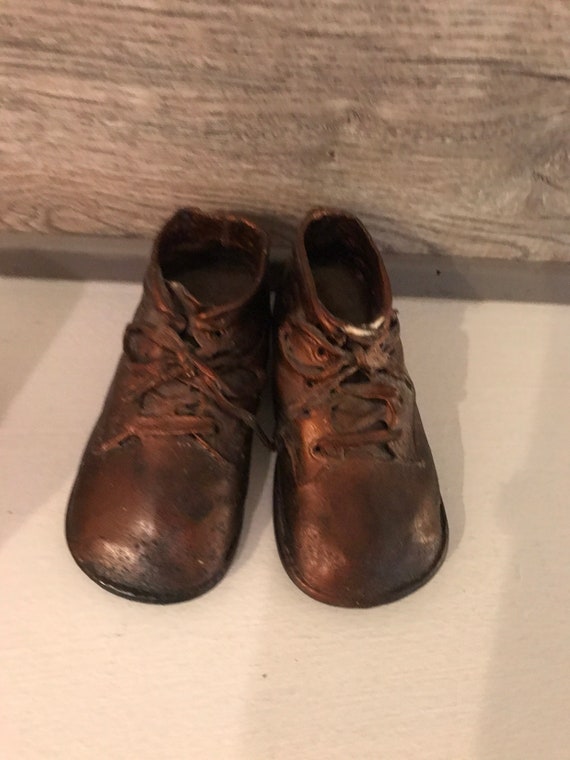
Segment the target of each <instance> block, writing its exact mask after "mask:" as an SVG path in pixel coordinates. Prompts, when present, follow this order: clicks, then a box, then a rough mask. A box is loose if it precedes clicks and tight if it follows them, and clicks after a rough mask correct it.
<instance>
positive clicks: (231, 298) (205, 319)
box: [67, 209, 269, 603]
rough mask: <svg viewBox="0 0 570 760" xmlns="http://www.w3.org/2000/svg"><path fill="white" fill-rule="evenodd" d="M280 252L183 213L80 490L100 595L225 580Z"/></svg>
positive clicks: (77, 511) (162, 254)
mask: <svg viewBox="0 0 570 760" xmlns="http://www.w3.org/2000/svg"><path fill="white" fill-rule="evenodd" d="M266 266H267V243H266V238H265V236H264V234H263V233H262V232H261V231H260V230H259V229H258V228H257V227H256V226H255V225H253V224H251V223H250V222H248V221H247V220H245V219H241V218H237V217H233V216H222V215H220V216H215V215H209V214H205V213H202V212H200V211H198V210H193V209H188V210H186V209H183V210H181V211H178V212H177V213H176V214H175V215H174V216H173V217H172V218H171V219H170V221H168V222H167V224H166V225H165V226H164V228H163V229H162V231H161V232H160V233H159V235H158V237H157V239H156V242H155V244H154V249H153V252H152V258H151V261H150V265H149V267H148V270H147V274H146V277H145V281H144V293H143V297H142V300H141V303H140V305H139V307H138V309H137V311H136V313H135V315H134V318H133V321H132V323H131V324H130V325H128V327H127V328H126V331H125V335H124V351H123V355H122V357H121V359H120V362H119V366H118V369H117V372H116V374H115V377H114V380H113V382H112V385H111V388H110V390H109V393H108V396H107V399H106V401H105V405H104V408H103V411H102V413H101V416H100V418H99V420H98V422H97V424H96V426H95V429H94V431H93V433H92V435H91V438H90V440H89V442H88V444H87V448H86V451H85V453H84V455H83V460H82V462H81V466H80V469H79V473H78V475H77V480H76V482H75V486H74V488H73V491H72V494H71V498H70V502H69V509H68V513H67V541H68V544H69V548H70V550H71V553H72V554H73V557H74V558H75V560H76V562H77V564H78V565H79V566H80V567H81V568H82V570H84V571H85V573H87V575H89V576H90V577H91V578H92V579H93V580H94V581H96V582H97V583H98V584H99V585H101V586H103V587H104V588H106V589H108V590H109V591H113V592H115V593H117V594H120V595H121V596H125V597H128V598H131V599H137V600H139V601H144V602H156V603H168V602H177V601H182V600H185V599H191V598H192V597H195V596H198V595H199V594H202V593H204V592H205V591H207V590H208V589H210V588H211V587H212V586H214V585H215V584H216V583H217V582H218V581H219V580H220V579H221V578H222V576H223V575H224V573H225V572H226V570H227V568H228V565H229V563H230V561H231V559H232V556H233V554H234V550H235V548H236V543H237V540H238V536H239V532H240V528H241V523H242V515H243V506H244V500H245V495H246V490H247V481H248V470H249V457H250V449H251V436H252V430H253V429H256V428H257V423H256V421H255V417H254V413H255V410H256V407H257V404H258V400H259V396H260V392H261V389H262V386H263V384H264V379H265V363H266V359H267V348H268V327H269V298H268V291H267V288H266V284H265V273H266Z"/></svg>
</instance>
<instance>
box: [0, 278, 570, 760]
mask: <svg viewBox="0 0 570 760" xmlns="http://www.w3.org/2000/svg"><path fill="white" fill-rule="evenodd" d="M139 294H140V287H139V286H138V285H132V284H129V283H102V282H98V283H93V282H79V281H78V282H61V281H57V280H51V281H43V280H26V279H9V278H5V279H3V280H0V324H1V327H0V347H1V359H2V363H1V367H2V369H1V376H2V380H1V388H2V392H1V395H0V462H1V467H2V476H1V480H0V596H1V617H0V672H1V674H2V675H1V681H0V701H1V703H2V707H1V710H0V756H1V757H2V758H6V760H36V758H37V759H38V760H40V759H41V760H46V759H47V760H52V759H54V760H55V759H58V760H59V759H60V758H61V760H81V759H82V758H88V759H89V760H91V759H93V760H102V759H103V758H105V760H131V758H132V759H133V760H146V758H149V760H150V759H151V758H152V760H163V759H166V760H171V759H172V760H178V759H180V760H194V758H196V759H197V758H205V759H206V760H217V759H218V758H219V759H220V760H238V759H239V760H242V759H243V760H257V758H259V759H260V760H269V759H270V758H274V759H275V760H282V759H283V760H335V759H336V758H339V759H341V758H342V760H346V759H349V760H383V758H387V759H388V760H400V759H401V760H447V759H449V760H461V759H463V758H474V759H477V760H478V759H482V760H483V759H484V760H493V759H494V758H496V759H497V760H518V759H519V758H520V760H529V759H530V758H539V757H540V758H541V760H551V759H554V758H556V759H558V758H559V759H560V760H567V758H568V756H569V755H568V752H569V750H568V743H569V741H570V724H569V722H568V704H569V699H570V633H569V632H570V605H569V603H568V602H569V599H568V592H569V588H570V510H569V505H568V493H569V491H570V467H569V464H570V461H569V454H568V452H569V448H570V404H569V400H568V392H569V385H570V382H569V380H570V349H569V346H570V343H569V336H570V307H568V306H560V305H537V304H530V303H527V304H520V303H499V302H477V303H476V302H470V301H453V300H445V301H444V300H429V299H425V300H420V299H413V298H405V299H400V300H399V301H398V302H397V304H396V305H397V306H398V307H399V308H400V314H401V319H402V327H403V340H404V347H405V349H406V354H407V360H408V366H409V369H410V372H411V374H412V377H413V379H414V381H415V383H416V386H417V389H418V398H419V405H420V409H421V412H422V416H423V418H424V423H425V426H426V429H427V431H428V435H429V438H430V441H431V443H432V448H433V451H434V456H435V459H436V462H437V465H438V470H439V474H440V480H441V484H442V491H443V494H444V499H445V502H446V507H447V511H448V515H449V520H450V529H451V546H450V552H449V556H448V558H447V561H446V562H445V564H444V566H443V568H442V569H441V571H440V572H439V574H438V575H437V576H436V577H435V578H434V579H433V581H431V582H430V583H429V584H428V585H427V586H426V587H425V588H423V589H422V590H420V591H418V592H417V593H415V594H413V595H412V596H410V597H408V598H406V599H404V600H402V601H400V602H397V603H395V604H393V605H391V606H388V607H384V608H377V609H373V610H354V611H350V610H339V609H334V608H330V607H326V606H324V605H321V604H318V603H317V602H314V601H312V600H311V599H309V598H308V597H306V596H304V595H303V594H301V593H300V592H299V591H298V590H297V589H296V588H295V587H294V586H293V585H292V583H291V582H290V581H289V580H288V578H287V577H286V575H285V573H284V571H283V570H282V568H281V565H280V563H279V560H278V557H277V552H276V548H275V542H274V538H273V529H272V522H271V480H272V466H271V465H272V463H271V461H270V458H269V457H268V456H267V455H266V454H265V453H264V452H263V451H262V450H261V449H260V448H259V447H257V446H256V448H255V451H254V463H253V473H252V480H251V488H250V495H249V498H248V503H247V510H248V511H247V519H246V525H245V530H244V533H243V535H242V541H241V544H240V549H239V553H238V556H237V559H236V561H235V563H234V565H233V567H232V569H231V570H230V572H229V574H228V576H227V577H226V579H225V580H224V581H222V583H221V584H220V585H219V586H218V587H216V588H215V589H214V590H212V591H211V592H210V593H208V594H206V595H205V596H203V597H202V598H200V599H197V600H194V601H192V602H189V603H187V604H181V605H175V606H171V607H153V606H146V605H141V604H136V603H132V602H128V601H125V600H123V599H119V598H117V597H114V596H112V595H111V594H108V593H106V592H104V591H102V590H101V589H99V588H98V587H97V586H96V585H95V584H93V583H92V582H91V581H90V580H88V579H87V578H86V577H85V576H84V575H83V574H82V573H81V572H80V571H79V569H78V568H77V567H76V566H75V564H74V563H73V561H72V559H71V557H70V555H69V554H68V551H67V548H66V545H65V541H64V534H63V520H64V513H65V507H66V502H67V498H68V494H69V490H70V487H71V484H72V481H73V478H74V475H75V470H76V467H77V465H78V462H79V458H80V455H81V452H82V448H83V445H84V443H85V441H86V438H87V435H88V433H89V432H90V429H91V426H92V424H93V422H94V420H95V417H96V415H97V413H98V411H99V407H100V405H101V402H102V400H103V396H104V393H105V391H106V389H107V385H108V382H109V380H110V377H111V375H112V372H113V370H114V366H115V362H116V359H117V357H118V353H119V351H120V346H121V333H122V326H123V324H124V323H125V322H126V321H127V320H128V319H129V318H130V316H131V313H132V311H133V308H134V306H135V304H136V302H137V301H138V298H139Z"/></svg>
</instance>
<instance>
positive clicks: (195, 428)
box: [101, 322, 274, 458]
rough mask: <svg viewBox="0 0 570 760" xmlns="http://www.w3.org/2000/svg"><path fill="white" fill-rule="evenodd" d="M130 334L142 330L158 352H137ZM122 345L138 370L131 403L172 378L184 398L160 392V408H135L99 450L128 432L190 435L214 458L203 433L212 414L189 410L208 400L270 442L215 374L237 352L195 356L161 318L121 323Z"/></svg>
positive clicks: (233, 363)
mask: <svg viewBox="0 0 570 760" xmlns="http://www.w3.org/2000/svg"><path fill="white" fill-rule="evenodd" d="M134 336H144V338H145V339H146V340H147V341H149V342H150V343H151V344H152V345H154V346H157V347H158V349H159V351H158V355H157V356H156V357H150V358H149V357H143V356H142V355H140V354H139V353H138V352H137V351H136V350H134V349H133V346H132V343H133V340H132V338H133V337H134ZM124 349H125V352H126V353H127V355H128V356H129V358H130V359H131V361H134V362H135V364H137V365H139V371H138V372H136V373H134V374H133V378H132V384H131V395H130V400H131V401H136V402H137V406H142V400H143V399H144V398H145V397H146V395H147V394H148V393H152V392H154V391H158V390H159V389H160V387H161V386H164V385H166V384H168V383H171V382H172V381H181V382H183V383H184V384H186V385H187V390H188V392H187V394H186V395H187V398H186V399H184V400H181V399H180V398H167V397H161V398H160V404H159V406H160V411H157V412H146V413H143V411H142V409H141V412H139V413H135V414H134V415H132V416H131V417H130V418H129V419H126V420H124V421H123V423H122V424H121V425H120V429H119V431H118V432H117V433H116V434H115V435H113V436H112V437H110V438H109V439H107V440H106V441H104V442H103V444H102V445H101V450H102V451H108V450H109V449H112V448H114V447H115V446H119V445H121V444H122V443H123V442H124V441H125V440H126V439H127V438H130V437H132V436H136V437H139V438H144V437H151V436H182V435H191V436H194V437H195V438H196V440H197V441H198V442H199V443H200V444H201V445H202V446H204V447H205V448H206V449H208V450H209V451H210V453H212V454H213V455H214V456H215V457H216V458H220V457H221V455H220V454H219V452H218V451H217V450H216V449H215V448H214V447H213V446H211V445H210V444H209V443H208V442H207V441H206V440H205V438H204V436H205V435H211V434H212V433H213V434H216V433H218V432H219V426H218V423H217V422H216V420H215V418H214V417H213V416H211V414H207V413H206V411H205V410H204V411H202V413H201V414H199V415H196V414H192V411H193V410H194V409H195V407H197V406H200V407H206V409H207V407H208V405H211V406H213V407H214V408H215V409H219V410H221V411H223V412H226V413H228V414H229V415H231V416H232V417H234V418H235V419H237V420H239V421H240V422H243V423H244V424H245V425H247V426H248V427H250V428H251V429H252V430H253V431H254V432H255V433H256V434H257V435H258V436H259V438H260V439H261V440H262V442H263V443H264V444H265V445H266V446H267V447H268V448H269V449H273V448H274V444H273V441H272V440H271V439H270V438H269V437H268V436H267V435H266V433H265V432H264V431H263V429H262V428H261V426H260V425H259V423H258V421H257V419H256V418H255V415H253V414H252V413H251V412H249V411H248V410H247V409H244V408H243V407H241V406H238V405H237V404H235V403H234V401H232V400H231V397H232V395H233V393H232V391H231V389H230V388H229V387H228V386H227V384H226V383H224V382H223V380H222V379H221V378H220V375H219V374H218V373H219V372H220V371H221V370H224V369H225V370H228V369H232V368H235V367H237V366H239V364H240V363H241V362H243V358H242V357H238V356H235V355H231V354H230V353H228V352H219V355H216V354H214V355H213V356H210V357H200V356H198V355H197V352H196V351H195V350H192V347H191V346H189V344H188V343H187V342H186V341H184V339H183V338H182V337H181V335H180V334H179V333H178V332H177V331H176V330H175V329H173V328H172V327H171V326H170V325H169V324H166V323H161V324H158V325H154V324H150V323H148V322H136V323H132V324H130V325H128V326H127V328H126V329H125V336H124ZM201 401H202V403H200V402H201ZM203 402H206V403H203Z"/></svg>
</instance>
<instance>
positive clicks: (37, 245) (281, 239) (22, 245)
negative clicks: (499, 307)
mask: <svg viewBox="0 0 570 760" xmlns="http://www.w3.org/2000/svg"><path fill="white" fill-rule="evenodd" d="M237 213H243V214H244V215H245V216H248V217H249V218H251V219H252V220H253V221H255V222H257V223H258V224H260V226H261V227H262V228H263V229H266V230H267V231H268V234H269V238H270V243H271V262H270V282H271V284H272V286H273V287H276V285H277V283H278V282H279V281H280V278H281V272H282V267H283V263H284V261H286V260H287V259H288V257H289V256H290V255H291V246H292V243H293V240H294V239H295V234H296V224H295V221H298V220H293V219H291V220H282V219H280V218H279V217H277V216H275V215H272V214H262V213H259V212H256V211H249V210H247V209H246V210H244V211H239V212H237ZM377 226H378V223H377ZM375 238H376V239H377V240H378V241H379V242H380V243H381V247H382V251H383V253H384V257H385V260H386V265H387V267H388V269H389V271H390V273H391V277H392V283H393V286H394V292H395V293H396V294H398V295H405V296H418V297H422V298H453V299H468V300H471V299H476V300H494V301H523V302H538V303H561V304H570V266H569V265H568V264H567V263H564V262H538V261H527V260H517V261H505V260H503V259H467V258H463V257H460V256H456V255H452V252H450V251H446V250H444V249H442V248H440V247H437V246H435V245H433V244H432V243H430V242H429V241H426V240H423V239H421V238H419V237H417V236H415V235H413V234H411V233H408V232H406V231H405V230H404V229H403V228H400V227H398V226H397V224H396V222H395V221H394V220H389V219H387V220H386V230H385V235H383V233H382V224H381V223H380V231H379V232H378V234H376V235H375ZM151 245H152V243H151V241H150V240H148V239H146V238H118V237H90V236H83V235H38V234H33V235H30V234H18V233H10V234H8V233H0V275H5V276H8V277H26V278H40V279H62V280H103V281H122V282H137V283H138V282H140V281H141V279H142V276H143V273H144V270H145V267H146V265H147V262H148V254H149V251H150V248H151ZM418 252H419V253H418Z"/></svg>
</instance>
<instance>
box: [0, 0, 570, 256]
mask: <svg viewBox="0 0 570 760" xmlns="http://www.w3.org/2000/svg"><path fill="white" fill-rule="evenodd" d="M186 204H193V205H200V206H202V207H205V208H216V207H224V208H232V209H239V210H243V211H246V212H248V213H251V214H252V215H254V216H256V217H258V218H259V219H261V220H262V221H263V222H264V223H266V224H267V225H268V227H269V228H270V231H271V232H272V233H273V236H274V238H275V239H276V240H277V242H278V243H282V242H283V239H284V238H288V237H290V236H291V231H292V229H293V225H294V224H295V223H296V221H297V220H298V218H299V216H300V215H301V214H302V213H304V211H305V210H306V209H307V208H308V207H310V206H313V205H319V204H331V205H338V206H342V207H345V208H349V209H351V210H353V211H355V212H357V213H359V214H361V215H362V216H363V218H364V219H365V221H366V222H367V223H369V224H370V226H371V229H372V231H373V233H374V234H375V235H376V236H377V237H378V238H379V239H382V240H384V241H385V242H386V243H387V244H389V245H391V246H393V247H395V248H397V249H398V250H401V251H405V252H411V253H422V252H429V253H449V254H458V255H462V256H487V257H502V258H532V259H545V260H570V3H569V2H568V1H567V0H478V2H475V0H422V1H421V2H417V3H407V2H401V0H382V1H381V2H380V1H378V0H317V1H316V2H312V3H309V2H307V1H306V0H281V2H279V3H277V2H269V1H268V0H257V1H255V0H252V1H251V2H236V1H235V0H215V1H213V0H209V2H206V0H184V1H182V0H168V2H166V0H132V2H129V1H128V0H106V1H105V0H103V1H101V2H93V1H92V0H51V2H50V3H45V2H43V1H42V0H3V2H2V5H1V6H0V230H5V231H6V230H7V231H30V230H35V231H40V232H75V233H87V234H112V235H116V234H119V235H132V234H136V235H151V234H152V233H153V231H154V229H155V228H156V226H157V225H158V224H159V223H160V222H161V220H162V219H163V218H164V217H165V216H166V215H168V214H169V213H170V211H171V210H172V209H173V208H174V207H176V206H179V205H186Z"/></svg>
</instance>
